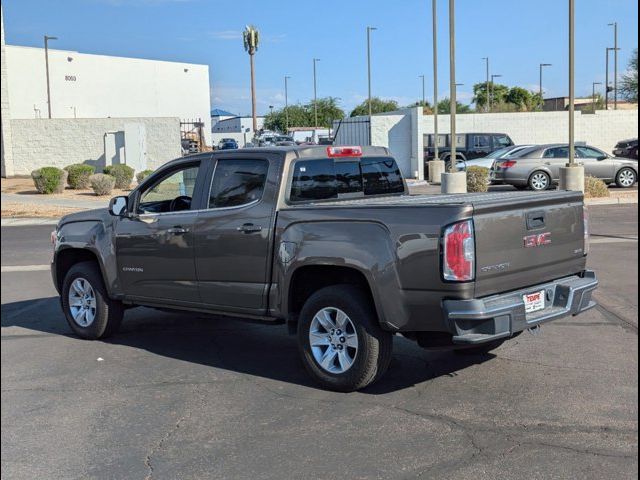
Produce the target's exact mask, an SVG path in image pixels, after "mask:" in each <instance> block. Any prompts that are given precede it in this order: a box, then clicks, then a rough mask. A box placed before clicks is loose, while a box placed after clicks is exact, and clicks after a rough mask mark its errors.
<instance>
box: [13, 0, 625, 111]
mask: <svg viewBox="0 0 640 480" xmlns="http://www.w3.org/2000/svg"><path fill="white" fill-rule="evenodd" d="M567 4H568V1H567V0H536V1H535V2H534V1H528V0H524V1H523V0H518V1H514V0H483V1H478V0H458V1H457V2H456V41H457V61H456V65H457V67H456V68H457V81H458V82H459V83H463V84H464V85H463V86H461V87H459V91H458V96H459V98H460V99H461V100H462V101H463V102H465V103H468V102H470V99H471V91H472V85H473V84H474V83H478V82H481V81H484V78H485V67H484V62H483V60H482V57H486V56H487V55H488V56H489V57H490V58H491V70H492V73H496V74H502V75H503V78H502V79H501V80H502V83H505V84H508V85H520V86H523V87H526V88H530V89H535V90H537V88H538V87H537V85H538V64H539V63H542V62H544V63H552V64H553V67H550V68H547V69H545V74H544V84H545V91H546V95H547V96H560V95H565V94H566V93H567V78H568V72H567V35H568V20H567V15H568V13H567V11H568V8H567ZM2 5H3V9H4V22H5V36H6V41H7V43H9V44H16V45H28V46H41V45H42V35H43V34H45V33H47V34H49V35H55V36H58V37H59V40H58V41H56V42H55V48H60V49H69V50H78V51H81V52H85V53H98V54H106V55H119V56H130V57H142V58H152V59H161V60H174V61H183V62H192V63H203V64H208V65H209V67H210V81H211V102H212V105H213V106H214V107H218V108H224V109H227V110H231V111H232V112H234V113H240V114H244V113H248V112H249V111H250V108H251V107H250V100H249V98H250V91H249V60H248V56H247V55H246V54H245V52H244V49H243V47H242V39H241V31H242V29H243V28H244V26H245V25H246V24H248V23H253V24H255V25H256V26H257V27H258V28H259V29H260V31H261V35H262V44H261V46H260V50H259V52H258V54H257V55H256V79H257V87H258V109H259V111H260V112H266V111H268V106H269V105H275V106H276V107H279V106H281V105H282V104H283V103H284V94H283V90H284V87H283V76H284V75H285V74H287V75H290V76H291V77H292V78H291V80H290V81H289V101H290V103H295V102H298V101H299V102H306V101H308V100H309V99H310V98H311V97H312V95H313V83H312V78H313V73H312V72H313V71H312V58H313V57H317V58H320V59H321V61H320V62H319V64H318V95H319V96H328V95H331V96H335V97H339V98H340V103H341V105H342V107H343V108H345V109H346V110H347V111H348V110H350V109H351V108H352V107H353V106H354V105H355V104H357V103H359V102H361V101H362V100H363V99H365V97H366V94H367V77H366V33H365V28H366V26H367V25H371V26H375V27H377V28H378V30H377V31H375V32H373V34H372V35H373V36H372V65H373V66H372V71H373V94H374V95H377V96H380V97H384V98H393V99H396V100H397V101H398V102H399V103H400V104H401V105H405V104H409V103H411V102H414V101H416V100H419V99H420V97H421V95H422V93H421V92H422V87H421V80H420V79H419V78H418V76H419V75H421V74H426V75H427V78H428V82H427V99H430V98H431V96H432V95H431V93H432V69H431V65H432V59H431V58H432V57H431V1H430V0H395V1H394V2H391V1H382V0H320V1H315V2H303V1H295V0H279V1H264V0H263V1H256V0H243V1H238V0H235V1H232V0H57V1H49V0H6V1H3V2H2ZM438 5H439V7H438V8H439V15H438V16H439V35H440V41H439V56H440V67H439V68H440V72H439V73H440V75H439V85H440V92H441V96H446V95H447V94H448V87H447V86H448V82H449V74H448V72H449V68H448V58H449V57H448V18H447V9H448V2H447V1H446V0H438ZM613 21H617V22H618V25H619V27H618V29H619V46H620V47H621V48H622V50H621V51H620V54H619V65H620V70H621V71H623V70H624V69H625V68H626V65H627V62H628V59H629V56H630V54H631V51H632V50H633V49H634V48H636V47H637V44H638V42H637V39H638V6H637V2H636V1H634V0H608V1H607V2H603V1H602V0H576V28H577V32H576V92H577V94H578V95H588V94H590V92H591V84H592V82H594V81H600V82H603V81H604V75H605V72H604V70H605V65H604V60H605V48H606V47H607V46H613V29H612V27H608V26H607V23H609V22H613Z"/></svg>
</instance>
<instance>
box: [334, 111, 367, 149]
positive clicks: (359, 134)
mask: <svg viewBox="0 0 640 480" xmlns="http://www.w3.org/2000/svg"><path fill="white" fill-rule="evenodd" d="M370 129H371V121H370V120H369V117H352V118H343V119H342V120H336V121H334V122H333V131H334V132H335V133H334V135H333V144H334V145H369V144H370V138H371V137H370V133H369V131H370Z"/></svg>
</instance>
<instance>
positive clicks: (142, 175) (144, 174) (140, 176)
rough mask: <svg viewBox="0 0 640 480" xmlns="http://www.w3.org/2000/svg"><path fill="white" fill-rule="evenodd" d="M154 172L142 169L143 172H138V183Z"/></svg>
mask: <svg viewBox="0 0 640 480" xmlns="http://www.w3.org/2000/svg"><path fill="white" fill-rule="evenodd" d="M152 173H153V170H142V171H141V172H138V173H136V180H137V181H138V183H142V181H143V180H144V179H145V178H147V177H148V176H149V175H151V174H152Z"/></svg>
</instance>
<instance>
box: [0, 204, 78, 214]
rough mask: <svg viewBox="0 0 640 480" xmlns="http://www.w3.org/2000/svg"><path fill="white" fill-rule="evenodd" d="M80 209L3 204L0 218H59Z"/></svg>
mask: <svg viewBox="0 0 640 480" xmlns="http://www.w3.org/2000/svg"><path fill="white" fill-rule="evenodd" d="M81 210H83V209H82V208H69V207H56V206H49V205H34V204H31V203H30V204H25V203H11V202H6V203H5V202H3V203H2V210H1V212H0V216H2V217H3V218H11V217H21V218H24V217H29V218H45V217H46V218H60V217H63V216H64V215H67V214H69V213H75V212H80V211H81Z"/></svg>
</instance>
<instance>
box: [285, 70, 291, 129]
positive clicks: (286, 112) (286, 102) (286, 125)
mask: <svg viewBox="0 0 640 480" xmlns="http://www.w3.org/2000/svg"><path fill="white" fill-rule="evenodd" d="M290 78H291V77H290V76H289V75H285V76H284V128H285V132H284V133H285V134H287V133H289V85H288V81H289V79H290Z"/></svg>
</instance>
